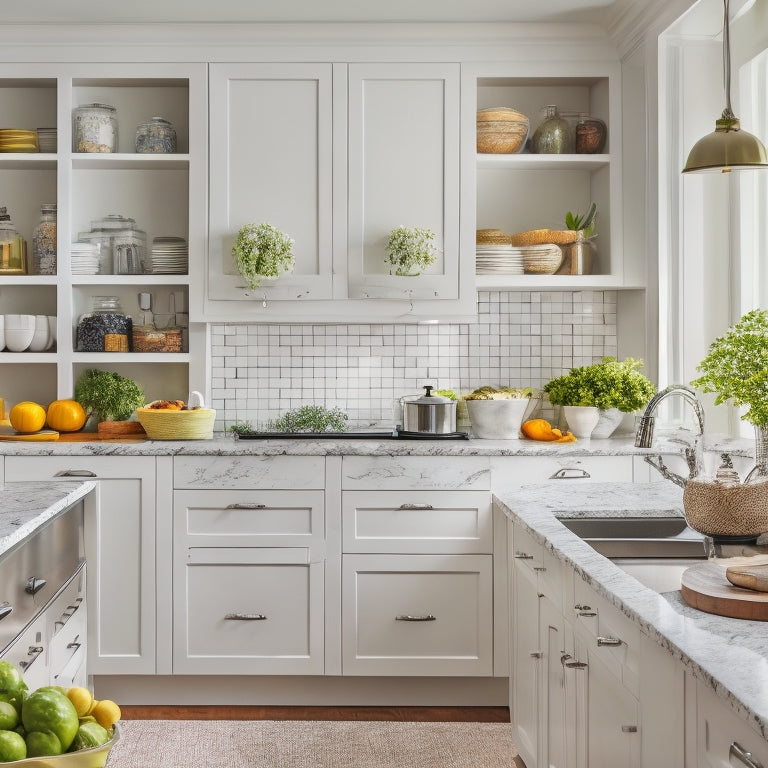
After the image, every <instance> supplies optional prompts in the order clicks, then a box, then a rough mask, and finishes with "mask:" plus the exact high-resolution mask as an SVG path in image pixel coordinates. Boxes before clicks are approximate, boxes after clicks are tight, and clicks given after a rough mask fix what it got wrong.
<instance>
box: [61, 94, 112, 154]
mask: <svg viewBox="0 0 768 768" xmlns="http://www.w3.org/2000/svg"><path fill="white" fill-rule="evenodd" d="M72 133H73V137H74V141H73V148H72V149H73V151H74V152H116V151H117V110H116V109H115V108H114V107H111V106H110V105H109V104H83V105H82V106H79V107H77V108H76V109H75V126H74V130H73V132H72Z"/></svg>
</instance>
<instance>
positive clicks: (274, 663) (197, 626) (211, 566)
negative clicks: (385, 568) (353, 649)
mask: <svg viewBox="0 0 768 768" xmlns="http://www.w3.org/2000/svg"><path fill="white" fill-rule="evenodd" d="M174 582H175V583H174V590H175V594H174V660H173V671H174V673H222V674H233V673H234V674H249V673H252V674H259V673H261V674H322V672H323V564H322V562H310V559H309V552H308V550H306V549H301V548H288V547H286V548H281V549H269V548H258V549H257V548H217V547H204V548H191V549H187V550H184V549H182V550H180V551H178V552H177V558H176V574H175V579H174Z"/></svg>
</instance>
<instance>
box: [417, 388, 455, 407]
mask: <svg viewBox="0 0 768 768" xmlns="http://www.w3.org/2000/svg"><path fill="white" fill-rule="evenodd" d="M433 389H434V387H431V386H430V385H429V384H427V385H426V386H425V387H424V392H425V394H423V395H422V396H421V397H418V398H416V400H411V402H412V403H419V404H422V405H443V404H445V403H452V402H453V400H451V398H450V397H443V396H442V395H433V394H432V390H433Z"/></svg>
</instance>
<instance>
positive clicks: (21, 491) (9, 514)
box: [0, 480, 96, 556]
mask: <svg viewBox="0 0 768 768" xmlns="http://www.w3.org/2000/svg"><path fill="white" fill-rule="evenodd" d="M95 487H96V483H95V482H93V481H92V480H87V481H76V480H73V481H68V480H65V481H61V482H57V481H48V482H45V481H39V482H38V481H27V482H18V483H4V484H3V483H0V556H2V555H4V554H5V553H6V552H8V551H9V550H11V549H12V548H13V547H15V546H16V545H17V544H19V543H21V542H22V541H24V540H25V539H26V538H28V537H29V536H31V535H32V534H33V533H34V532H35V530H37V529H38V528H39V527H40V526H41V525H42V524H43V523H45V522H46V521H47V520H50V519H51V518H52V517H55V516H56V515H57V514H58V513H59V512H62V511H64V510H65V509H66V508H67V507H69V506H70V505H71V504H74V503H75V502H76V501H78V500H79V499H82V498H83V497H84V496H86V495H87V494H88V493H90V492H91V491H92V490H93V489H94V488H95Z"/></svg>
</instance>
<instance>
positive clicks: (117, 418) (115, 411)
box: [74, 368, 146, 434]
mask: <svg viewBox="0 0 768 768" xmlns="http://www.w3.org/2000/svg"><path fill="white" fill-rule="evenodd" d="M74 399H75V400H76V401H77V402H78V403H80V405H82V406H83V410H84V411H85V413H86V415H87V416H88V418H89V421H93V420H96V421H97V422H98V426H97V429H98V431H99V432H110V433H113V434H115V433H118V434H130V433H137V432H139V433H140V432H143V429H142V427H141V424H139V422H138V421H129V419H130V418H131V416H133V414H134V412H135V411H136V409H137V408H140V407H141V406H142V405H144V403H145V402H146V401H145V398H144V393H143V392H142V391H141V388H140V387H139V385H138V384H136V382H134V381H132V380H131V379H129V378H126V377H125V376H121V375H120V374H119V373H115V372H114V371H100V370H98V369H96V368H89V369H88V370H86V371H83V373H82V374H81V375H80V378H79V379H78V380H77V383H76V384H75V396H74Z"/></svg>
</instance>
